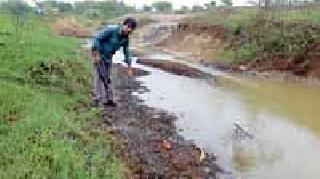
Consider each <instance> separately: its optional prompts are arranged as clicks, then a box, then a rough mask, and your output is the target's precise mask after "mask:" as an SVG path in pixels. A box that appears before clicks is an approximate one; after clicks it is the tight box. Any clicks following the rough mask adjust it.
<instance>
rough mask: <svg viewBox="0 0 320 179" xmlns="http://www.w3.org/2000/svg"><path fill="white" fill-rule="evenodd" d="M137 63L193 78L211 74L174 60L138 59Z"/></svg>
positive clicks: (205, 76)
mask: <svg viewBox="0 0 320 179" xmlns="http://www.w3.org/2000/svg"><path fill="white" fill-rule="evenodd" d="M137 63H139V64H142V65H146V66H151V67H154V68H159V69H161V70H164V71H167V72H170V73H173V74H175V75H180V76H187V77H191V78H209V77H211V75H210V74H207V73H204V72H202V71H201V70H199V69H196V68H193V67H189V66H188V65H185V64H182V63H178V62H173V61H169V60H157V59H138V60H137Z"/></svg>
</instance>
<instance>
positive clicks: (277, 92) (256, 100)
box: [137, 65, 320, 179]
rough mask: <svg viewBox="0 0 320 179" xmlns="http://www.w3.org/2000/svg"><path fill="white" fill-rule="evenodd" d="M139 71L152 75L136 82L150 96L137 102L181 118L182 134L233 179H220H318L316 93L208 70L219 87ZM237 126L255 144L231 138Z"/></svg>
mask: <svg viewBox="0 0 320 179" xmlns="http://www.w3.org/2000/svg"><path fill="white" fill-rule="evenodd" d="M137 66H139V65H137ZM139 67H141V68H144V69H145V70H148V71H151V75H150V76H146V77H141V78H140V79H139V80H141V81H142V82H143V83H144V84H145V85H146V86H147V87H148V88H149V89H150V90H151V92H150V93H146V94H140V95H139V96H140V98H142V99H144V100H145V103H146V104H148V105H150V106H154V107H159V108H162V109H165V110H167V111H169V112H172V113H174V114H176V115H177V116H179V120H178V121H177V123H176V124H177V127H178V128H179V129H182V130H181V134H182V135H183V136H184V137H185V138H187V139H192V140H194V141H195V143H196V144H198V145H199V146H202V147H204V148H205V149H206V150H207V151H208V152H212V153H215V154H216V156H217V159H218V163H219V164H220V165H221V166H222V167H224V168H225V169H226V170H228V171H231V172H232V173H233V174H232V175H230V176H221V178H229V177H231V178H259V179H264V178H265V179H268V178H272V179H283V178H288V179H295V178H296V179H300V178H303V179H304V178H307V179H318V178H320V153H319V149H320V121H319V120H320V119H319V116H320V110H318V107H317V104H316V103H317V102H318V101H320V90H319V89H312V88H308V87H304V86H303V85H297V84H285V83H276V82H266V81H261V80H260V81H258V80H253V79H249V78H245V77H235V76H229V75H227V74H224V73H222V72H219V71H215V70H212V69H211V73H212V74H215V75H218V83H216V82H215V81H214V80H199V79H190V78H186V77H182V76H175V75H172V74H169V73H166V72H163V71H161V70H157V69H153V68H149V67H144V66H139ZM205 70H207V71H208V72H210V69H205ZM236 121H239V122H240V123H241V125H242V126H243V127H244V128H247V130H248V132H249V133H250V134H252V135H253V136H254V138H253V139H249V138H244V139H241V138H240V139H239V138H235V137H234V136H233V133H234V130H233V127H232V126H233V123H234V122H236Z"/></svg>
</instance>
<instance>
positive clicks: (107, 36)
mask: <svg viewBox="0 0 320 179" xmlns="http://www.w3.org/2000/svg"><path fill="white" fill-rule="evenodd" d="M121 31H122V26H121V25H108V26H106V27H105V28H103V29H102V30H101V31H100V32H99V33H98V35H97V36H96V37H95V38H94V39H93V46H92V50H94V51H99V52H100V54H101V57H102V60H103V61H105V62H111V61H112V56H113V55H114V54H115V53H116V52H117V51H118V50H119V49H120V48H121V47H122V48H123V53H124V57H125V59H124V60H125V62H126V63H128V64H129V65H131V56H130V52H129V37H128V36H122V35H121Z"/></svg>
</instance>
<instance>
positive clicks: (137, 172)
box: [103, 65, 222, 179]
mask: <svg viewBox="0 0 320 179" xmlns="http://www.w3.org/2000/svg"><path fill="white" fill-rule="evenodd" d="M143 75H149V73H148V72H147V71H143V70H140V69H135V70H134V77H132V78H128V77H127V76H126V75H125V69H124V68H122V67H121V66H120V65H115V67H114V69H113V79H114V80H113V86H114V93H115V100H116V102H117V104H118V106H117V107H116V108H111V107H106V108H104V110H103V114H104V121H105V123H106V124H107V125H108V133H109V134H110V135H111V136H112V138H113V148H114V150H115V151H118V154H119V156H121V157H122V159H123V160H124V161H126V162H127V165H128V168H129V171H130V172H129V176H128V178H206V179H207V178H217V174H218V173H219V172H222V169H220V168H219V167H218V166H217V164H216V158H215V156H213V155H211V154H207V153H205V152H204V151H203V150H202V149H200V148H198V147H197V146H195V145H194V144H193V142H192V141H187V140H185V139H184V138H183V137H182V136H180V135H179V134H178V131H177V128H176V127H175V121H176V120H177V117H176V116H173V115H170V114H168V113H167V112H166V111H163V110H160V109H155V108H151V107H148V106H146V105H144V104H143V101H141V100H140V99H138V97H137V96H136V95H134V92H136V93H144V92H147V91H148V89H147V88H146V87H144V86H143V85H142V84H141V83H140V82H138V81H137V80H136V78H137V77H139V76H143Z"/></svg>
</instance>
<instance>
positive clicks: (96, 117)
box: [0, 14, 123, 178]
mask: <svg viewBox="0 0 320 179" xmlns="http://www.w3.org/2000/svg"><path fill="white" fill-rule="evenodd" d="M0 45H1V51H0V63H1V65H0V86H1V87H0V138H1V140H0V178H25V177H26V178H123V172H122V171H123V166H122V164H121V162H120V161H119V159H118V158H116V157H115V155H114V154H113V153H112V150H111V149H110V144H109V140H108V136H107V135H106V134H105V132H104V130H103V126H101V125H100V124H101V117H100V116H101V115H100V111H99V110H98V109H94V108H90V107H89V106H88V105H87V104H88V103H89V102H90V97H89V93H90V86H91V82H90V79H91V77H90V63H89V60H88V59H87V58H86V57H84V56H83V55H82V54H81V52H80V51H79V50H76V49H77V48H78V47H79V45H80V42H79V40H77V39H73V38H66V37H57V36H56V35H54V34H52V32H51V31H50V30H49V28H48V27H47V25H46V23H45V22H43V21H42V19H40V18H39V17H35V16H32V15H30V16H28V17H27V18H25V20H24V22H23V24H16V23H15V21H13V19H12V18H11V16H10V15H3V14H2V15H0ZM48 67H49V69H50V70H46V69H45V68H48Z"/></svg>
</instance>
